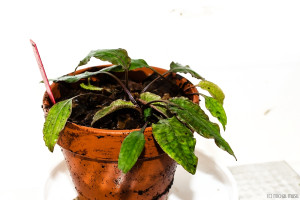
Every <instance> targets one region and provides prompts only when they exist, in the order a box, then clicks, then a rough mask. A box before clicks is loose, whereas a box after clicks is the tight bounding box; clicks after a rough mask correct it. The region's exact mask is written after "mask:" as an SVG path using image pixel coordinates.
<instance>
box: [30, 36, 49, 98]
mask: <svg viewBox="0 0 300 200" xmlns="http://www.w3.org/2000/svg"><path fill="white" fill-rule="evenodd" d="M30 43H31V45H32V48H33V52H34V55H35V58H36V61H37V63H38V66H39V69H40V72H41V75H42V78H43V81H44V83H45V86H46V91H47V93H48V95H49V97H50V100H51V101H52V103H53V104H55V99H54V96H53V93H52V91H51V88H50V85H49V81H48V78H47V75H46V72H45V69H44V66H43V63H42V60H41V57H40V54H39V51H38V49H37V46H36V44H35V42H34V41H32V40H30Z"/></svg>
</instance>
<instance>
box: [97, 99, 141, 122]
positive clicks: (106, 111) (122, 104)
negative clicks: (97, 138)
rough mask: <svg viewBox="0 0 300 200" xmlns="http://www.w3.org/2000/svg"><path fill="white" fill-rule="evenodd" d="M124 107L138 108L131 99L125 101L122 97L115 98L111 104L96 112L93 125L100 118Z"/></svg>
mask: <svg viewBox="0 0 300 200" xmlns="http://www.w3.org/2000/svg"><path fill="white" fill-rule="evenodd" d="M124 108H131V109H137V107H136V106H135V105H134V104H133V103H132V102H130V101H124V100H121V99H118V100H115V101H113V102H112V103H111V104H110V105H109V106H106V107H104V108H102V109H101V110H99V111H97V112H96V113H95V115H94V117H93V121H92V125H93V124H94V123H95V122H96V121H98V120H99V119H101V118H103V117H105V116H106V115H109V114H111V113H113V112H115V111H117V110H120V109H124Z"/></svg>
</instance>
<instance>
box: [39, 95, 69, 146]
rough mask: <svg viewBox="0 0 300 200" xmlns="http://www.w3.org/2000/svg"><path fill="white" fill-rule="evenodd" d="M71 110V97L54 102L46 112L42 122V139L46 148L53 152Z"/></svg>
mask: <svg viewBox="0 0 300 200" xmlns="http://www.w3.org/2000/svg"><path fill="white" fill-rule="evenodd" d="M71 112H72V98H71V99H67V100H64V101H61V102H58V103H56V104H54V105H53V106H52V107H51V109H50V110H49V112H48V116H47V118H46V121H45V123H44V128H43V134H44V141H45V144H46V146H47V147H48V149H49V150H50V151H51V152H53V150H54V146H55V144H56V142H57V140H58V137H59V133H60V132H61V131H62V130H63V129H64V127H65V125H66V123H67V120H68V118H69V117H70V115H71Z"/></svg>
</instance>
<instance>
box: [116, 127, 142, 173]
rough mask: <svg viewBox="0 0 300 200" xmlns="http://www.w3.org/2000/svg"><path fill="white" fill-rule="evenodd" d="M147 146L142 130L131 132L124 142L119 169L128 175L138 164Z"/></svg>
mask: <svg viewBox="0 0 300 200" xmlns="http://www.w3.org/2000/svg"><path fill="white" fill-rule="evenodd" d="M144 146H145V137H144V133H143V131H142V130H140V131H133V132H131V133H130V134H129V135H128V136H127V137H126V138H125V139H124V141H123V143H122V146H121V150H120V153H119V159H118V168H119V169H120V170H122V171H123V173H127V172H128V171H129V170H130V169H131V168H132V167H133V166H134V164H135V163H136V161H137V159H138V158H139V156H140V155H141V153H142V151H143V149H144Z"/></svg>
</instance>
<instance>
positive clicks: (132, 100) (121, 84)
mask: <svg viewBox="0 0 300 200" xmlns="http://www.w3.org/2000/svg"><path fill="white" fill-rule="evenodd" d="M127 72H128V71H127ZM101 73H103V74H107V75H109V76H111V77H112V78H114V79H115V80H116V81H117V82H118V83H119V84H120V86H121V87H122V88H123V90H124V91H125V92H126V93H127V95H128V97H129V99H130V101H131V102H132V103H133V104H134V105H136V106H138V107H139V108H140V106H139V105H138V103H137V102H136V101H135V99H134V98H133V96H132V94H131V93H130V91H129V90H128V89H127V87H126V86H125V85H124V84H123V83H122V81H121V80H120V79H119V78H118V77H116V76H115V75H113V74H112V73H109V72H105V71H103V72H101ZM127 75H128V74H127ZM127 84H128V83H127Z"/></svg>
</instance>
